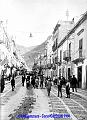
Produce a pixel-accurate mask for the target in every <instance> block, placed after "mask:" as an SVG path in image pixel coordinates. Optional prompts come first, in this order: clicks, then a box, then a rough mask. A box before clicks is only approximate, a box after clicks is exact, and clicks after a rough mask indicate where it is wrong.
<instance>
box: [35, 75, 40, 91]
mask: <svg viewBox="0 0 87 120" xmlns="http://www.w3.org/2000/svg"><path fill="white" fill-rule="evenodd" d="M38 86H39V79H38V77H37V76H36V79H35V88H37V89H38Z"/></svg>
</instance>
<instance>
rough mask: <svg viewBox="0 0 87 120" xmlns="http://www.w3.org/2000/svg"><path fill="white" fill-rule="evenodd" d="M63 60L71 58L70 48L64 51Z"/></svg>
mask: <svg viewBox="0 0 87 120" xmlns="http://www.w3.org/2000/svg"><path fill="white" fill-rule="evenodd" d="M63 60H65V61H69V60H71V52H70V51H69V50H65V51H64V52H63Z"/></svg>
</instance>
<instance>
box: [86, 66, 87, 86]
mask: <svg viewBox="0 0 87 120" xmlns="http://www.w3.org/2000/svg"><path fill="white" fill-rule="evenodd" d="M86 88H87V65H86Z"/></svg>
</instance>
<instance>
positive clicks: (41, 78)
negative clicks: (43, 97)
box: [40, 75, 44, 88]
mask: <svg viewBox="0 0 87 120" xmlns="http://www.w3.org/2000/svg"><path fill="white" fill-rule="evenodd" d="M43 81H44V79H43V75H41V76H40V88H43Z"/></svg>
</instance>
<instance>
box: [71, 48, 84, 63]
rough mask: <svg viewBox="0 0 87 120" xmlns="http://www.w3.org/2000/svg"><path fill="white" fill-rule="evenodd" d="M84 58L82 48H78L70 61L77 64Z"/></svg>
mask: <svg viewBox="0 0 87 120" xmlns="http://www.w3.org/2000/svg"><path fill="white" fill-rule="evenodd" d="M84 59H85V56H84V53H83V50H82V49H79V50H78V52H77V54H76V55H75V57H74V59H73V60H72V62H74V63H75V64H78V63H79V62H83V60H84Z"/></svg>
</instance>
